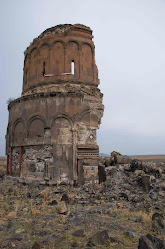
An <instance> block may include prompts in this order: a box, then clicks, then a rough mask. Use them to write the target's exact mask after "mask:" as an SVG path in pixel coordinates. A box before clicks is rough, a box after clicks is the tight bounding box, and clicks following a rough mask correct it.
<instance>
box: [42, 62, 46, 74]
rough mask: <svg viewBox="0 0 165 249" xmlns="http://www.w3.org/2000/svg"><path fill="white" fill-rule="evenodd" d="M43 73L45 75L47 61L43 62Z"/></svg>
mask: <svg viewBox="0 0 165 249" xmlns="http://www.w3.org/2000/svg"><path fill="white" fill-rule="evenodd" d="M42 75H43V76H44V75H45V61H44V62H43V71H42Z"/></svg>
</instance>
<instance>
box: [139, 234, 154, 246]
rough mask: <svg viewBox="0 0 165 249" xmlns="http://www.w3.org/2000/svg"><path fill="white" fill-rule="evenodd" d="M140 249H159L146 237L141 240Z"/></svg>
mask: <svg viewBox="0 0 165 249" xmlns="http://www.w3.org/2000/svg"><path fill="white" fill-rule="evenodd" d="M138 249H157V248H156V247H155V246H154V244H153V243H152V242H151V241H150V240H149V239H148V238H147V237H146V236H142V237H140V239H139V245H138Z"/></svg>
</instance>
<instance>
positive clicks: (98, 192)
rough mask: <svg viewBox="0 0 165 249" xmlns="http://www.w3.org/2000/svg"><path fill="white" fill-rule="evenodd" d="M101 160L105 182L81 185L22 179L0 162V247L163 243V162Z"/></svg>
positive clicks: (152, 246) (143, 247)
mask: <svg viewBox="0 0 165 249" xmlns="http://www.w3.org/2000/svg"><path fill="white" fill-rule="evenodd" d="M101 163H102V164H104V165H106V177H107V180H106V182H103V183H101V184H85V185H84V186H82V187H72V186H67V185H65V184H63V185H59V186H52V187H49V186H42V185H39V184H38V183H36V182H32V183H30V184H21V183H19V182H18V179H17V178H10V177H6V176H5V171H4V168H3V167H1V172H0V248H19V249H26V248H27V249H29V248H33V249H38V248H61V249H69V248H84V249H87V248H88V249H89V248H97V249H102V248H116V249H117V248H118V249H123V248H130V249H135V248H139V249H156V248H158V249H163V248H165V244H164V241H163V240H165V182H164V180H165V163H164V162H162V163H159V165H156V164H154V163H151V162H150V163H146V162H145V163H143V162H140V161H133V162H130V163H129V164H117V163H115V164H114V162H113V165H111V163H110V162H109V161H108V159H103V158H102V159H101ZM146 235H147V236H146Z"/></svg>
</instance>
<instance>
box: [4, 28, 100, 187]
mask: <svg viewBox="0 0 165 249" xmlns="http://www.w3.org/2000/svg"><path fill="white" fill-rule="evenodd" d="M92 38H93V36H92V30H91V29H90V28H89V27H86V26H84V25H80V24H75V25H71V24H64V25H57V26H55V27H52V28H49V29H47V30H45V31H44V32H43V33H41V34H40V35H39V36H38V37H37V38H35V39H34V40H33V42H32V43H31V44H30V46H29V47H28V48H27V49H26V51H25V59H24V75H23V90H22V96H21V97H20V98H18V99H15V100H13V101H11V102H10V104H9V105H8V110H9V123H8V127H7V135H6V154H7V173H8V174H9V175H13V176H20V179H21V180H22V181H27V180H28V181H29V180H38V181H40V182H41V183H43V184H44V183H48V184H50V185H51V184H58V183H60V182H69V183H73V182H78V183H79V184H84V183H85V182H88V181H92V182H97V181H98V163H99V148H98V145H97V140H96V130H97V129H98V128H99V125H100V123H101V118H102V116H103V111H104V106H103V104H102V97H103V94H102V93H101V92H100V90H99V88H98V85H99V79H98V70H97V66H96V64H95V46H94V43H93V41H92Z"/></svg>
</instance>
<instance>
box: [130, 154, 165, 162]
mask: <svg viewBox="0 0 165 249" xmlns="http://www.w3.org/2000/svg"><path fill="white" fill-rule="evenodd" d="M129 157H130V158H132V159H138V160H142V161H150V162H151V161H152V162H159V163H160V162H163V163H165V155H143V156H129Z"/></svg>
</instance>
